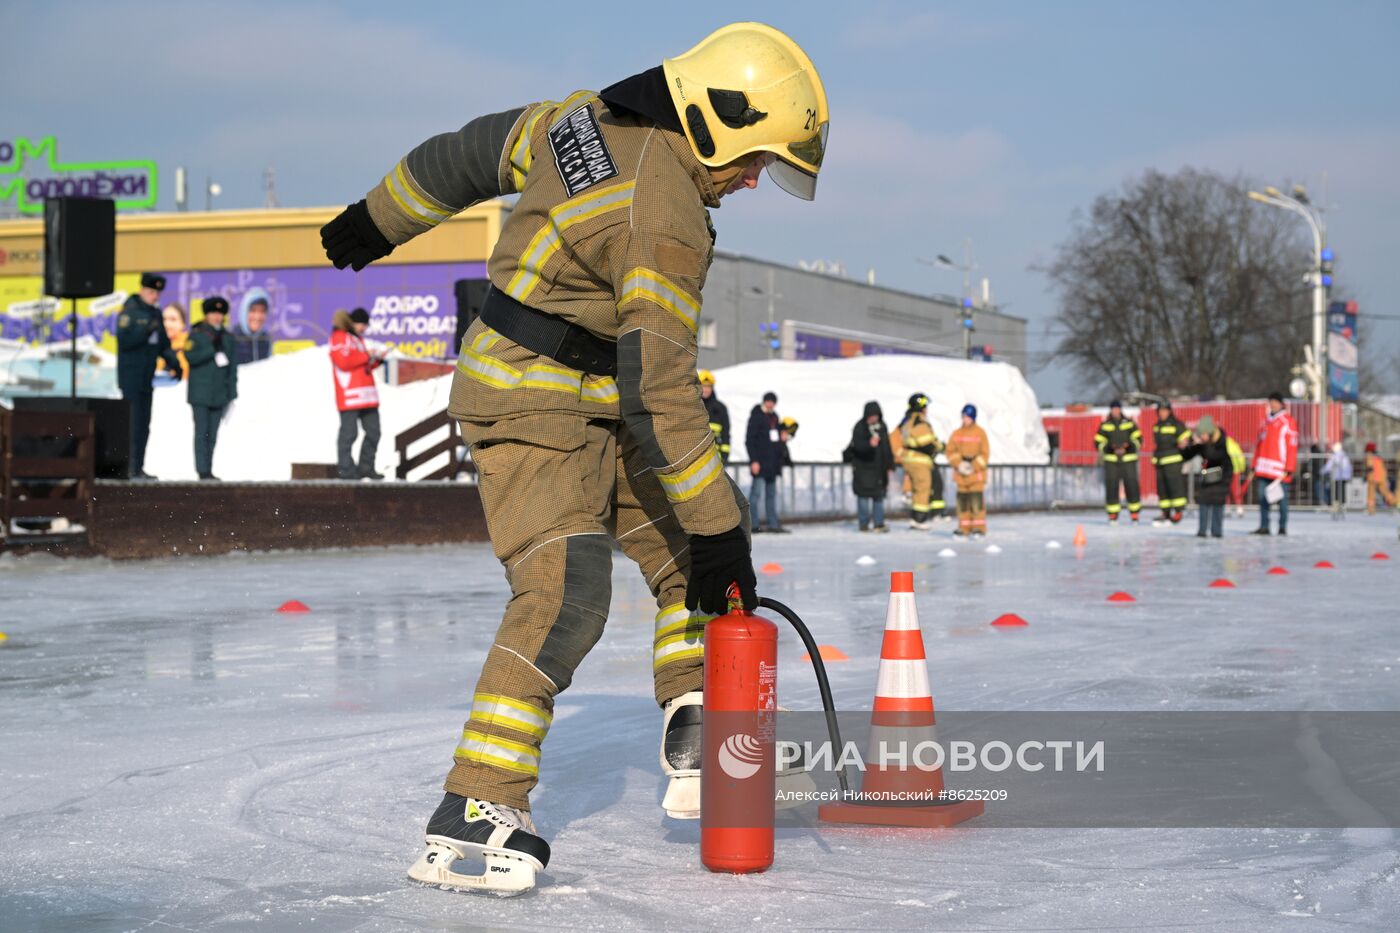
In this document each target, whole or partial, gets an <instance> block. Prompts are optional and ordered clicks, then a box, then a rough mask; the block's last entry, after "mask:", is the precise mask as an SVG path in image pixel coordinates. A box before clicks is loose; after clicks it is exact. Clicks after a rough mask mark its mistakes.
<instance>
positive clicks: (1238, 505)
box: [1225, 434, 1249, 518]
mask: <svg viewBox="0 0 1400 933" xmlns="http://www.w3.org/2000/svg"><path fill="white" fill-rule="evenodd" d="M1225 452H1226V453H1228V454H1229V455H1230V470H1231V474H1230V495H1229V496H1228V497H1227V498H1226V500H1225V505H1226V506H1227V507H1228V506H1230V505H1231V504H1233V505H1234V506H1235V517H1236V518H1244V494H1245V490H1246V489H1247V488H1248V486H1249V475H1248V473H1249V459H1248V458H1247V457H1245V455H1244V448H1243V447H1241V446H1240V442H1239V441H1237V440H1235V439H1234V438H1233V437H1231V436H1230V435H1228V434H1227V435H1225Z"/></svg>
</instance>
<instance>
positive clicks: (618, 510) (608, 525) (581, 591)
mask: <svg viewBox="0 0 1400 933" xmlns="http://www.w3.org/2000/svg"><path fill="white" fill-rule="evenodd" d="M461 427H462V436H463V437H464V438H465V440H466V441H467V443H468V444H470V445H471V449H472V458H473V461H474V462H475V464H476V467H477V471H478V475H479V484H480V485H479V488H480V492H481V503H482V506H483V508H484V510H485V512H486V524H487V530H488V531H489V532H490V535H491V545H492V548H493V549H494V551H495V554H496V557H497V558H498V559H499V560H500V561H501V563H502V565H503V566H504V567H505V571H506V578H507V580H508V581H509V583H510V590H511V596H510V600H509V602H508V603H507V605H506V611H505V617H504V618H503V619H502V620H501V625H500V628H499V629H498V630H497V632H496V638H495V641H494V643H493V644H492V645H491V648H490V650H489V651H488V652H487V655H486V662H485V664H484V665H483V667H482V671H481V676H480V678H479V679H478V681H477V684H476V689H475V690H474V691H473V694H472V698H471V714H470V717H469V718H468V720H467V722H466V725H465V726H464V727H463V730H462V740H461V742H460V744H459V745H458V746H457V750H456V752H455V754H454V756H453V758H454V763H453V767H452V770H451V772H449V774H448V776H447V782H446V785H445V786H446V789H447V790H449V791H451V792H452V793H455V794H461V795H462V796H465V797H476V798H479V799H483V800H489V801H491V802H493V803H498V804H503V805H506V806H511V807H519V808H522V809H528V808H529V805H530V804H529V793H530V791H531V790H532V789H533V788H534V786H535V784H536V783H537V782H538V780H539V763H540V745H541V743H542V742H543V740H544V737H545V735H546V733H547V732H548V731H549V727H550V723H551V721H552V718H553V711H554V698H555V696H556V695H558V694H559V693H560V692H561V691H563V690H564V689H566V688H567V687H568V686H569V684H570V682H571V681H572V680H573V674H574V670H575V669H576V668H577V667H578V665H579V663H580V662H581V661H582V660H583V658H584V656H585V655H587V654H588V652H589V650H590V649H591V648H592V647H593V645H594V644H595V643H596V642H597V641H598V639H599V637H600V636H601V635H602V634H603V625H604V623H605V622H606V620H607V616H608V604H609V601H610V598H611V595H612V569H611V568H612V552H613V542H614V541H616V542H617V544H618V545H619V546H621V548H622V552H623V553H624V554H626V555H627V556H628V557H629V558H631V559H632V560H633V561H634V562H635V563H636V564H637V565H638V566H639V567H640V569H641V571H642V575H643V577H644V578H645V579H646V582H647V586H648V587H649V588H650V590H651V593H652V595H653V596H654V597H655V598H656V604H657V607H658V611H657V613H656V626H655V630H654V632H653V633H652V634H653V640H652V645H653V651H652V674H653V682H654V687H655V693H656V701H657V703H659V704H664V703H665V702H666V701H668V700H670V699H672V698H674V697H677V696H680V695H681V694H683V693H687V692H689V691H692V690H699V689H701V688H702V686H703V681H704V644H703V635H704V630H705V622H706V621H708V617H705V616H701V615H699V614H698V613H697V614H694V615H692V614H691V613H690V612H688V611H687V610H686V608H685V585H686V574H687V573H688V571H689V550H688V548H689V539H688V537H687V536H686V534H685V533H684V532H683V531H682V530H681V527H680V525H679V523H678V522H677V521H676V519H675V516H674V514H673V513H672V511H671V507H670V504H669V503H668V501H667V499H666V496H665V493H664V492H663V491H662V488H661V484H660V482H659V481H658V480H657V479H656V477H655V475H654V474H653V473H652V471H651V470H650V469H649V467H648V465H647V463H646V461H645V459H644V457H643V456H642V453H641V451H640V449H639V448H638V446H637V445H636V443H635V442H634V441H633V440H632V438H631V436H630V434H629V432H628V431H627V429H626V427H625V426H624V425H623V424H622V423H620V422H617V421H611V420H604V419H598V420H589V419H588V418H586V417H585V416H583V415H577V414H569V413H564V412H550V413H540V414H529V415H523V416H520V417H515V418H509V419H505V420H502V421H497V422H488V423H482V422H471V421H463V422H461ZM730 485H731V487H732V488H733V492H734V496H735V500H736V502H737V503H738V504H739V510H740V514H741V516H742V521H743V527H744V529H745V531H746V532H747V530H748V527H749V526H748V508H747V505H746V503H745V500H744V497H743V496H742V495H741V494H740V493H739V490H738V488H737V487H735V486H734V485H733V483H732V482H731V483H730Z"/></svg>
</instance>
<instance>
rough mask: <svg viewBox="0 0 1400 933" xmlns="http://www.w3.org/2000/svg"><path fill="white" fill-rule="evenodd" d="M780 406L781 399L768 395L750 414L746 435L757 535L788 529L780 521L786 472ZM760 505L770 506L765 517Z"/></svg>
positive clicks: (767, 507) (752, 507)
mask: <svg viewBox="0 0 1400 933" xmlns="http://www.w3.org/2000/svg"><path fill="white" fill-rule="evenodd" d="M777 406H778V396H777V395H776V394H774V393H772V392H765V393H764V394H763V402H762V404H759V405H755V406H754V407H753V411H751V412H749V427H748V430H747V431H746V432H745V434H744V446H745V447H747V448H748V451H749V472H750V473H751V474H752V475H753V488H752V489H750V490H749V506H750V512H751V514H752V515H753V518H754V520H755V522H757V524H755V525H754V529H753V530H754V531H755V532H760V531H772V532H782V531H783V530H784V529H783V526H782V524H781V523H780V522H779V521H778V477H779V476H780V475H781V474H782V472H783V436H782V420H781V419H780V418H779V417H778V412H777ZM765 493H766V498H767V502H766V503H764V498H765ZM760 504H766V508H765V509H764V510H763V512H762V513H761V514H762V516H763V517H762V518H760V517H759V516H760V511H759V508H760ZM765 519H766V527H765Z"/></svg>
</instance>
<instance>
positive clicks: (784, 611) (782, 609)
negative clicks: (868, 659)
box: [758, 596, 851, 793]
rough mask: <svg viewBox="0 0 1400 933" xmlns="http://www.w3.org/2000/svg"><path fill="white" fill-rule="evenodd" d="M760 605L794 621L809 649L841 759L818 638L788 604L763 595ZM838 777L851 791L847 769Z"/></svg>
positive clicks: (829, 732)
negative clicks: (847, 781)
mask: <svg viewBox="0 0 1400 933" xmlns="http://www.w3.org/2000/svg"><path fill="white" fill-rule="evenodd" d="M758 604H759V606H761V607H763V608H764V609H771V610H773V611H774V612H776V613H777V614H778V615H780V616H782V617H783V618H784V619H787V620H788V622H790V623H792V627H793V628H794V629H796V630H797V637H798V638H801V639H802V645H803V647H805V648H806V649H807V656H808V657H810V658H811V659H812V671H813V673H815V674H816V675H817V689H818V690H819V691H820V692H821V696H822V709H823V710H824V711H825V712H826V731H827V735H828V736H829V737H830V738H831V753H832V754H833V755H835V756H837V759H836V760H838V761H839V760H840V757H841V752H842V750H843V749H844V748H845V746H844V745H843V744H842V743H841V724H840V723H839V722H837V720H836V704H835V703H834V702H833V701H832V699H831V684H830V683H828V682H827V679H826V665H825V664H824V663H822V654H821V651H820V650H819V649H818V648H817V642H816V639H814V638H813V637H812V633H811V632H810V631H808V629H807V625H806V623H804V622H803V621H802V618H801V616H799V615H798V614H797V613H795V612H793V611H792V610H791V609H789V608H788V607H787V606H785V605H783V604H782V603H780V602H778V601H777V600H776V599H769V598H768V597H767V596H762V597H760V598H759V600H758ZM836 777H837V779H838V780H839V781H840V782H841V790H842V791H844V792H847V793H849V792H850V789H851V788H850V785H849V784H847V783H846V769H845V768H844V767H843V768H840V769H838V770H837V772H836Z"/></svg>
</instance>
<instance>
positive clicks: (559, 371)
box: [457, 328, 620, 405]
mask: <svg viewBox="0 0 1400 933" xmlns="http://www.w3.org/2000/svg"><path fill="white" fill-rule="evenodd" d="M501 339H502V338H501V335H500V334H498V333H496V332H495V331H494V330H491V329H490V328H487V329H486V330H483V331H482V332H481V333H480V334H478V335H477V336H476V339H475V340H473V341H472V342H471V344H470V345H465V344H464V345H463V347H462V353H461V355H460V356H459V357H458V358H457V371H458V372H459V373H461V374H463V375H464V376H470V377H471V378H472V379H475V380H476V381H478V382H484V383H486V384H487V385H489V386H492V387H494V388H497V389H545V390H547V391H550V392H562V393H564V394H566V395H572V396H573V397H574V398H577V399H581V400H583V401H585V402H597V403H598V404H600V405H611V404H614V403H616V402H617V401H618V399H619V397H620V396H619V395H618V391H617V382H616V381H614V380H613V378H612V377H611V376H586V375H584V374H583V373H581V372H578V371H577V370H573V369H565V368H564V367H562V366H551V365H549V364H548V363H534V364H532V365H531V366H529V367H527V368H526V369H523V370H521V369H516V368H515V367H513V366H509V365H507V364H505V363H502V362H501V361H500V360H498V359H494V358H493V357H491V356H488V355H487V354H486V352H485V351H487V350H489V349H490V348H491V347H492V346H494V345H495V344H496V343H497V342H498V341H500V340H501Z"/></svg>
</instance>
